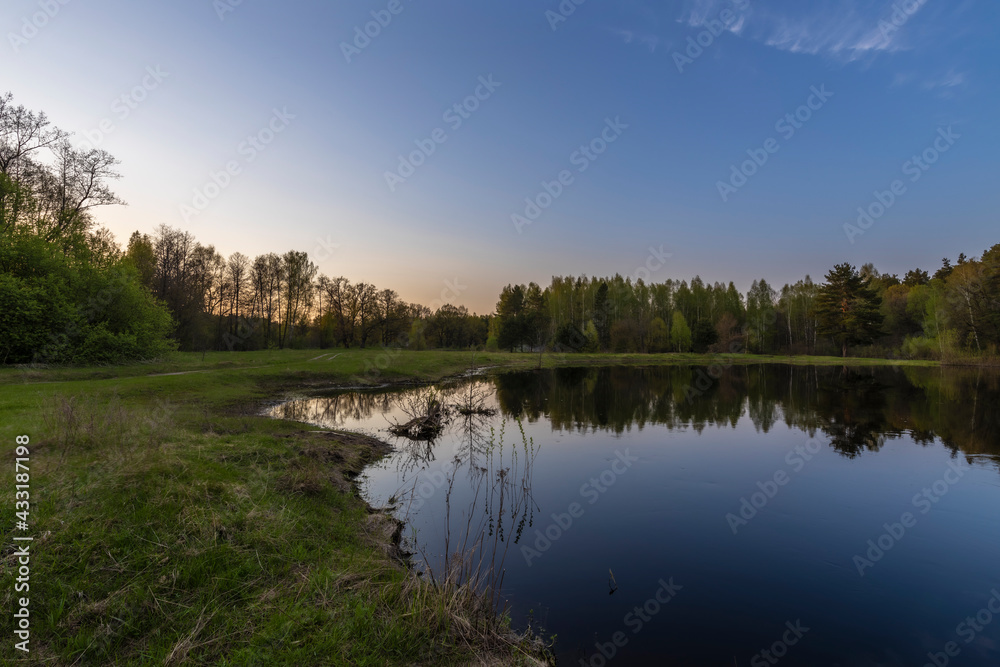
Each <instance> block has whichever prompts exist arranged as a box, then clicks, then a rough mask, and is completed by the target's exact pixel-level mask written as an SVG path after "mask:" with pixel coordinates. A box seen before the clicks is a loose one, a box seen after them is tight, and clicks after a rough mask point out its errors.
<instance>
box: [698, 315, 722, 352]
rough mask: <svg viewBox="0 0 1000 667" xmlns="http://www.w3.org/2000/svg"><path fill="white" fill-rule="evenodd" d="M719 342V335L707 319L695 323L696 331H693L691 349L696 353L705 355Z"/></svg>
mask: <svg viewBox="0 0 1000 667" xmlns="http://www.w3.org/2000/svg"><path fill="white" fill-rule="evenodd" d="M718 340H719V333H718V332H717V331H716V330H715V327H714V326H712V322H711V321H709V320H708V319H707V318H702V319H700V320H698V321H697V322H695V323H694V329H693V330H692V331H691V349H692V350H693V351H694V352H697V353H698V354H704V353H705V352H708V348H709V347H711V346H712V345H714V344H715V343H717V342H718Z"/></svg>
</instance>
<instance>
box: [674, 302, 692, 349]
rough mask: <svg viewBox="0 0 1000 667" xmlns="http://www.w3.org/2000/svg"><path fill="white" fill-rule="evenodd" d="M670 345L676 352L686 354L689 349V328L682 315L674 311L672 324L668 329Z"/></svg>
mask: <svg viewBox="0 0 1000 667" xmlns="http://www.w3.org/2000/svg"><path fill="white" fill-rule="evenodd" d="M670 344H671V345H672V346H673V348H674V349H675V350H677V351H678V352H687V351H688V350H690V349H691V328H690V327H689V326H688V323H687V320H686V319H685V318H684V313H682V312H680V311H679V310H677V311H674V322H673V326H672V327H670Z"/></svg>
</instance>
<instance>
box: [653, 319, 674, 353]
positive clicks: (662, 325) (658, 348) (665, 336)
mask: <svg viewBox="0 0 1000 667" xmlns="http://www.w3.org/2000/svg"><path fill="white" fill-rule="evenodd" d="M669 349H670V332H669V331H668V330H667V323H666V322H664V321H663V318H662V317H654V318H653V321H652V322H650V323H649V351H650V352H653V353H654V354H655V353H659V352H666V351H667V350H669Z"/></svg>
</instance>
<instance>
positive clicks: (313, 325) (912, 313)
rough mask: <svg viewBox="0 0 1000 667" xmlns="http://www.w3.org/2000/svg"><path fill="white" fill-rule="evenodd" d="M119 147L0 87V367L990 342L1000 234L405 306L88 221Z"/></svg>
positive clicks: (559, 282) (294, 268) (289, 262)
mask: <svg viewBox="0 0 1000 667" xmlns="http://www.w3.org/2000/svg"><path fill="white" fill-rule="evenodd" d="M117 164H118V161H117V160H116V159H115V158H114V157H113V156H112V155H110V154H109V153H107V152H106V151H103V150H100V149H96V148H87V149H77V148H75V147H74V146H73V145H72V144H71V142H70V141H69V134H68V133H67V132H65V131H63V130H61V129H59V128H56V127H53V126H52V125H51V123H50V122H49V120H48V119H47V117H46V116H45V114H44V113H38V112H34V111H30V110H28V109H25V108H24V107H23V106H15V105H14V103H13V101H12V98H11V96H10V94H6V95H0V363H39V362H42V363H49V362H58V363H63V362H71V363H112V362H120V361H125V360H130V359H144V358H152V357H156V356H159V355H162V354H163V353H165V352H167V351H170V350H172V349H181V350H189V351H192V350H193V351H204V350H257V349H268V348H279V349H280V348H289V347H292V348H301V347H318V348H329V347H340V348H350V347H360V348H364V347H373V346H389V347H401V348H409V349H418V350H419V349H428V348H448V349H469V348H485V349H490V350H511V351H513V350H532V351H544V350H549V351H562V352H620V353H664V352H751V353H794V354H842V355H845V356H846V355H847V354H849V353H860V354H865V355H870V356H890V357H905V358H950V357H954V356H959V355H971V354H978V355H996V352H997V348H998V346H1000V244H998V245H995V246H993V247H992V248H990V249H988V250H986V251H985V252H984V253H983V254H982V255H981V256H980V257H978V258H976V257H972V258H967V257H966V256H965V255H960V256H959V257H958V259H957V262H956V263H955V265H952V263H951V262H950V261H949V260H948V259H945V260H943V263H942V266H941V267H940V268H939V269H938V270H937V271H936V272H935V273H934V274H933V275H930V274H929V273H928V272H927V271H924V270H922V269H913V270H910V271H908V272H907V273H906V274H905V275H904V276H903V278H902V279H900V278H899V277H898V276H896V275H888V274H882V273H879V271H877V270H876V269H875V268H874V266H872V265H871V264H866V265H864V266H862V267H861V269H860V270H859V269H856V268H855V267H853V266H850V265H848V264H840V265H837V266H836V267H834V268H833V269H831V270H830V271H829V272H828V273H827V274H826V276H825V281H824V282H823V283H816V282H813V280H812V279H811V278H810V277H809V276H806V277H804V278H803V279H802V280H799V281H798V282H796V283H795V284H788V285H784V286H783V287H782V288H781V289H780V290H778V289H775V288H774V287H772V286H771V285H770V284H769V283H768V282H767V281H766V280H764V279H760V280H756V281H754V282H753V284H752V285H751V286H750V289H749V291H748V292H747V293H746V294H741V293H740V292H739V290H737V289H736V287H735V285H734V284H733V283H732V282H729V283H720V282H716V283H708V282H706V281H704V280H702V278H700V277H699V276H695V277H694V278H693V279H691V280H690V281H687V280H674V279H669V280H666V281H664V282H660V283H652V282H651V283H646V282H644V281H643V280H641V279H640V280H636V281H634V282H633V281H632V280H631V279H627V278H623V277H622V276H620V275H616V276H614V277H610V278H589V277H586V276H581V277H571V276H566V277H560V276H556V277H553V278H552V280H551V283H550V284H549V285H548V286H547V287H544V288H543V287H541V286H540V285H537V284H535V283H529V284H527V285H523V284H522V285H514V284H512V285H508V286H506V287H505V288H504V289H503V290H502V292H501V294H500V295H499V301H498V303H497V305H496V310H495V312H494V313H489V314H485V315H479V314H475V313H470V312H469V311H468V309H467V308H466V307H465V306H460V305H454V304H443V305H440V306H439V307H437V308H436V309H435V310H433V311H432V310H431V309H430V308H428V307H427V306H424V305H421V304H417V303H410V302H407V301H405V300H404V299H402V298H401V297H400V296H399V295H398V293H396V292H395V291H394V290H392V289H387V288H380V287H377V286H375V285H373V284H371V283H366V282H357V283H352V282H351V281H350V280H348V279H347V278H345V277H329V276H326V275H322V274H320V273H319V270H318V268H317V266H316V265H315V264H314V263H313V262H312V261H311V260H310V258H309V256H308V254H307V253H305V252H301V251H296V250H289V251H288V252H286V253H284V254H277V253H266V254H263V255H259V256H257V257H254V258H252V259H251V258H250V257H248V256H246V255H243V254H242V253H239V252H234V253H232V254H231V255H229V256H228V257H224V256H223V255H222V254H221V253H219V252H218V251H217V250H216V249H215V248H214V247H213V246H211V245H202V244H201V243H199V242H198V241H197V240H196V239H195V238H194V236H193V235H192V234H191V233H190V232H187V231H183V230H179V229H174V228H171V227H168V226H165V225H161V226H160V227H158V228H157V229H156V230H154V231H153V233H152V234H144V233H140V232H138V231H137V232H135V233H134V234H132V236H131V238H130V239H129V240H128V243H127V245H126V246H125V247H121V246H119V245H118V243H117V242H116V241H115V239H114V237H113V236H112V235H111V233H110V232H108V231H107V230H106V229H102V228H98V227H97V225H96V220H95V218H94V215H93V212H94V210H95V209H96V208H97V207H100V206H107V205H113V204H121V203H122V202H121V201H120V200H119V199H118V197H117V196H116V195H115V194H114V193H113V192H112V189H111V182H112V181H114V180H115V179H117V178H118V174H117V172H116V171H115V168H116V166H117Z"/></svg>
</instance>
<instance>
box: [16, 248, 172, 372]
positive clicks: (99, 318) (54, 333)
mask: <svg viewBox="0 0 1000 667" xmlns="http://www.w3.org/2000/svg"><path fill="white" fill-rule="evenodd" d="M86 247H87V245H86V243H83V244H79V245H78V246H77V248H76V250H75V251H74V252H73V254H67V253H66V252H64V251H61V250H60V249H59V248H57V247H56V246H55V245H54V244H52V243H49V242H47V241H45V240H44V239H42V238H40V237H39V236H37V235H35V234H33V233H31V231H30V230H25V229H18V230H15V231H14V232H13V233H6V234H0V362H5V363H33V362H34V363H76V364H107V363H121V362H124V361H129V360H136V359H148V358H152V357H157V356H159V355H162V354H163V353H165V352H167V351H169V350H171V349H174V345H173V343H172V342H171V341H170V339H169V338H168V336H169V334H170V332H171V329H172V321H171V318H170V314H169V313H168V312H167V311H166V309H165V308H164V307H163V306H162V305H161V304H159V303H157V302H156V300H155V299H154V298H153V297H152V295H151V294H150V293H149V291H148V290H147V289H146V288H145V287H144V286H142V285H141V284H140V282H139V276H138V274H137V272H136V270H135V268H134V267H133V266H132V265H131V263H129V262H127V261H123V260H118V261H115V262H113V263H111V264H110V265H108V266H99V265H96V264H95V263H94V262H93V259H94V257H93V253H91V252H88V251H87V250H86V249H85V248H86ZM80 248H84V250H81V249H80Z"/></svg>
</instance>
